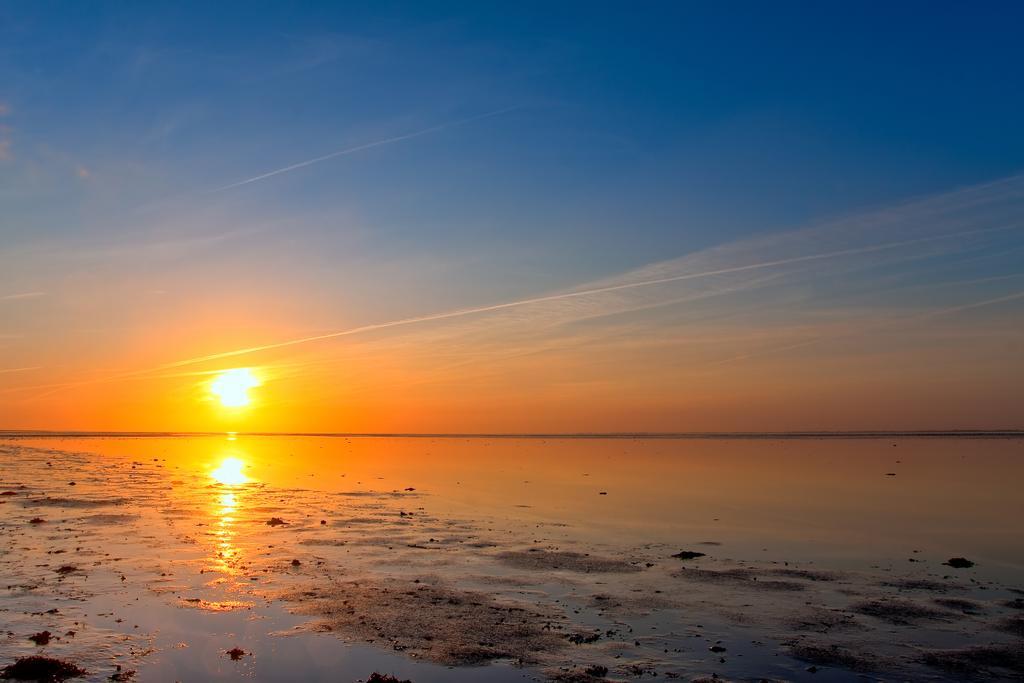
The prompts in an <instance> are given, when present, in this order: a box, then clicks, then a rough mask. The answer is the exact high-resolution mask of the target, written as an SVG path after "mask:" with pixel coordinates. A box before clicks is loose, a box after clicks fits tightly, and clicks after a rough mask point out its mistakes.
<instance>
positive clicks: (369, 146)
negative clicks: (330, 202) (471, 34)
mask: <svg viewBox="0 0 1024 683" xmlns="http://www.w3.org/2000/svg"><path fill="white" fill-rule="evenodd" d="M521 108H522V105H516V106H514V107H505V108H504V109H496V110H494V111H489V112H485V113H483V114H477V115H476V116H470V117H468V118H464V119H458V120H455V121H447V122H445V123H440V124H438V125H436V126H430V127H429V128H423V129H422V130H418V131H414V132H412V133H406V134H405V135H396V136H394V137H390V138H384V139H382V140H374V141H373V142H367V143H364V144H362V145H356V146H355V147H347V148H345V149H340V150H338V151H336V152H331V153H330V154H324V155H323V156H319V157H314V158H312V159H306V160H305V161H299V162H297V163H294V164H290V165H288V166H282V167H281V168H277V169H274V170H273V171H268V172H266V173H261V174H260V175H257V176H253V177H252V178H246V179H245V180H239V181H238V182H235V183H230V184H228V185H224V186H222V187H218V188H215V189H213V190H210V194H214V193H217V192H224V191H225V190H231V189H233V188H236V187H242V186H243V185H249V184H250V183H255V182H259V181H260V180H266V179H267V178H272V177H274V176H276V175H281V174H282V173H289V172H291V171H296V170H298V169H300V168H305V167H307V166H312V165H313V164H319V163H321V162H324V161H328V160H330V159H336V158H337V157H342V156H348V155H349V154H354V153H356V152H361V151H363V150H366V149H372V148H374V147H383V146H384V145H391V144H394V143H396V142H402V141H403V140H412V139H413V138H418V137H422V136H424V135H429V134H430V133H436V132H439V131H442V130H445V129H447V128H454V127H456V126H464V125H466V124H468V123H472V122H474V121H480V120H482V119H487V118H491V117H494V116H500V115H501V114H506V113H508V112H510V111H514V110H516V109H521Z"/></svg>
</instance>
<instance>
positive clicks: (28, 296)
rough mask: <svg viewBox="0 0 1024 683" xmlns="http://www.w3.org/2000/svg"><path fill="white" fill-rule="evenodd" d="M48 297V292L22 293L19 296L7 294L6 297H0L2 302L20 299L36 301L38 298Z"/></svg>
mask: <svg viewBox="0 0 1024 683" xmlns="http://www.w3.org/2000/svg"><path fill="white" fill-rule="evenodd" d="M40 296H46V292H21V293H19V294H7V295H6V296H0V301H16V300H18V299H35V298H36V297H40Z"/></svg>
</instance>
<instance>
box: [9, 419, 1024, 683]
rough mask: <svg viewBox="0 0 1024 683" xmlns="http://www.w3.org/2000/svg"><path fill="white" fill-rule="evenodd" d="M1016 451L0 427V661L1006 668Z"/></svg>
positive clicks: (1011, 630) (810, 672) (133, 668)
mask: <svg viewBox="0 0 1024 683" xmlns="http://www.w3.org/2000/svg"><path fill="white" fill-rule="evenodd" d="M1022 455H1024V441H1022V440H1019V439H999V440H988V439H948V440H941V439H909V438H908V439H899V440H892V439H850V440H842V439H820V440H814V439H800V440H779V439H771V440H766V439H745V440H722V439H714V440H679V441H677V440H644V439H637V440H621V439H619V440H584V439H572V440H553V439H401V438H387V439H373V438H328V437H270V436H251V437H237V438H232V439H226V438H225V437H223V436H221V437H162V438H114V437H108V438H56V437H37V438H7V439H3V440H0V464H2V469H0V529H2V531H3V534H2V540H0V576H2V577H3V579H4V580H3V582H2V585H0V655H2V657H0V667H2V666H6V665H10V664H13V663H14V662H15V661H16V660H17V659H18V658H21V657H29V656H34V655H41V656H46V657H52V658H59V659H62V660H65V661H68V662H72V663H74V664H75V665H76V666H78V667H80V668H81V669H83V670H84V671H86V672H88V673H87V674H86V675H85V676H82V677H79V678H77V679H75V680H96V681H100V680H109V677H110V676H120V677H121V680H144V681H145V680H226V679H235V678H241V677H248V678H254V679H256V680H267V681H275V680H280V681H286V680H297V679H300V680H310V681H315V680H325V681H326V680H331V681H339V680H340V681H357V680H366V679H367V678H369V676H370V674H371V673H372V672H375V671H376V672H381V673H393V674H395V675H397V676H398V677H399V678H400V679H410V680H412V681H415V682H417V683H422V682H424V681H451V680H454V681H459V680H465V681H472V680H491V681H513V680H515V681H522V680H541V681H543V680H555V681H596V680H631V679H637V678H647V679H680V680H699V679H701V678H703V677H709V678H710V677H712V676H717V677H719V678H720V679H726V680H745V679H754V680H761V679H769V680H815V681H817V680H828V681H844V680H863V679H864V677H867V678H868V679H879V680H891V679H893V678H899V679H912V680H963V679H969V678H976V679H982V680H983V679H997V678H1010V679H1012V678H1018V679H1019V678H1022V677H1024V639H1022V633H1024V603H1022V600H1024V522H1022V521H1021V520H1024V497H1022V496H1020V495H1019V482H1020V481H1021V479H1022V476H1021V475H1022V474H1024V458H1022V457H1021V456H1022ZM226 459H232V460H230V462H233V463H235V465H236V467H235V468H234V469H232V468H231V467H226V468H225V466H224V462H225V460H226ZM225 472H227V476H226V475H225V474H224V473H225ZM232 473H233V474H235V475H238V474H241V477H233V476H231V475H232ZM218 478H219V479H220V481H219V480H218ZM242 478H244V481H241V479H242ZM959 557H963V558H966V559H968V560H969V562H971V563H973V565H972V566H958V565H959V563H957V562H952V563H950V562H949V560H951V559H953V558H959ZM951 565H952V566H951ZM44 633H45V634H47V635H46V636H42V635H41V634H44ZM33 636H37V637H36V638H35V639H33ZM229 651H230V653H229ZM117 667H120V670H119V669H118V668H117ZM131 672H134V674H132V673H131ZM114 680H118V679H116V678H115V679H114Z"/></svg>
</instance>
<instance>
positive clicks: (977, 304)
mask: <svg viewBox="0 0 1024 683" xmlns="http://www.w3.org/2000/svg"><path fill="white" fill-rule="evenodd" d="M1017 299H1024V291H1020V292H1013V293H1011V294H1004V295H1003V296H997V297H995V298H993V299H985V300H983V301H974V302H971V303H969V304H959V305H957V306H949V307H947V308H939V309H936V310H934V311H925V312H923V313H916V314H914V315H911V316H907V317H905V318H899V319H897V320H889V321H886V322H883V323H880V324H877V325H870V326H868V327H865V328H861V329H859V330H854V331H851V332H843V333H840V334H832V335H826V336H819V337H811V338H809V339H804V340H801V341H798V342H794V343H792V344H786V345H784V346H775V347H772V348H770V349H763V350H760V351H751V352H749V353H744V354H741V355H739V356H730V357H729V358H723V359H722V360H717V361H713V362H710V363H706V364H705V365H706V367H714V366H718V365H727V364H729V363H735V362H737V361H741V360H747V359H750V358H757V357H760V356H767V355H771V354H774V353H782V352H784V351H791V350H793V349H799V348H803V347H805V346H814V345H815V344H821V343H823V342H827V341H838V340H840V339H849V338H850V337H858V336H861V335H865V334H869V333H873V332H878V331H880V330H884V329H886V328H889V327H896V326H898V325H902V324H905V323H910V322H920V321H924V320H930V319H932V318H938V317H941V316H944V315H951V314H953V313H959V312H961V311H970V310H973V309H975V308H984V307H986V306H994V305H996V304H1001V303H1004V302H1007V301H1016V300H1017Z"/></svg>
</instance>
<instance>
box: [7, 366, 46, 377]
mask: <svg viewBox="0 0 1024 683" xmlns="http://www.w3.org/2000/svg"><path fill="white" fill-rule="evenodd" d="M41 367H43V366H42V365H32V366H30V367H27V368H0V375H4V374H7V373H8V372H27V371H29V370H38V369H39V368H41Z"/></svg>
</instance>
